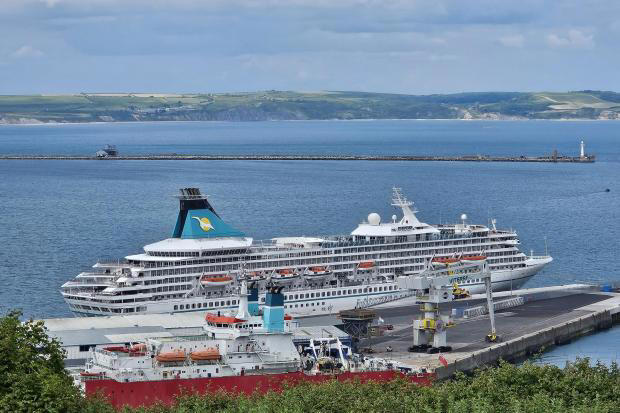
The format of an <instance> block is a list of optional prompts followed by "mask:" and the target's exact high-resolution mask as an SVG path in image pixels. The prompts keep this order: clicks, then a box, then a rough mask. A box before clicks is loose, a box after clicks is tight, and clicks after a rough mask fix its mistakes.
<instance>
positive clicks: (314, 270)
mask: <svg viewBox="0 0 620 413" xmlns="http://www.w3.org/2000/svg"><path fill="white" fill-rule="evenodd" d="M330 274H331V271H329V270H328V269H327V268H326V267H310V268H308V269H307V270H306V272H305V274H304V276H305V277H306V278H307V279H309V280H320V279H323V278H325V277H327V276H328V275H330Z"/></svg>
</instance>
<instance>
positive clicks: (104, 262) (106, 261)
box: [97, 258, 131, 267]
mask: <svg viewBox="0 0 620 413" xmlns="http://www.w3.org/2000/svg"><path fill="white" fill-rule="evenodd" d="M97 264H99V265H101V266H110V267H111V266H118V267H126V266H129V265H131V264H129V263H128V262H127V260H125V259H112V258H102V259H98V260H97Z"/></svg>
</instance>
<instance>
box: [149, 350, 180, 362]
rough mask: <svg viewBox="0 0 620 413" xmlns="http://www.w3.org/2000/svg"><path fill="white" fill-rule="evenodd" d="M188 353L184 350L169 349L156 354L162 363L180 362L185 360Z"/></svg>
mask: <svg viewBox="0 0 620 413" xmlns="http://www.w3.org/2000/svg"><path fill="white" fill-rule="evenodd" d="M186 357H187V356H186V355H185V352H184V351H181V350H176V351H167V352H163V353H159V354H158V355H157V356H155V359H156V360H157V361H159V362H160V363H170V362H178V361H185V359H186Z"/></svg>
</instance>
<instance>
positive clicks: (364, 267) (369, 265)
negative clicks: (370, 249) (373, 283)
mask: <svg viewBox="0 0 620 413" xmlns="http://www.w3.org/2000/svg"><path fill="white" fill-rule="evenodd" d="M374 267H375V263H374V262H373V261H362V262H360V263H359V264H358V265H357V268H358V269H360V270H369V269H371V268H374Z"/></svg>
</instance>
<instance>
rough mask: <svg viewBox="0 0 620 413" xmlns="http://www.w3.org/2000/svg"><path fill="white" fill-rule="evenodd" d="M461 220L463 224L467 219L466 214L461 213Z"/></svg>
mask: <svg viewBox="0 0 620 413" xmlns="http://www.w3.org/2000/svg"><path fill="white" fill-rule="evenodd" d="M461 221H463V225H465V221H467V214H461Z"/></svg>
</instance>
